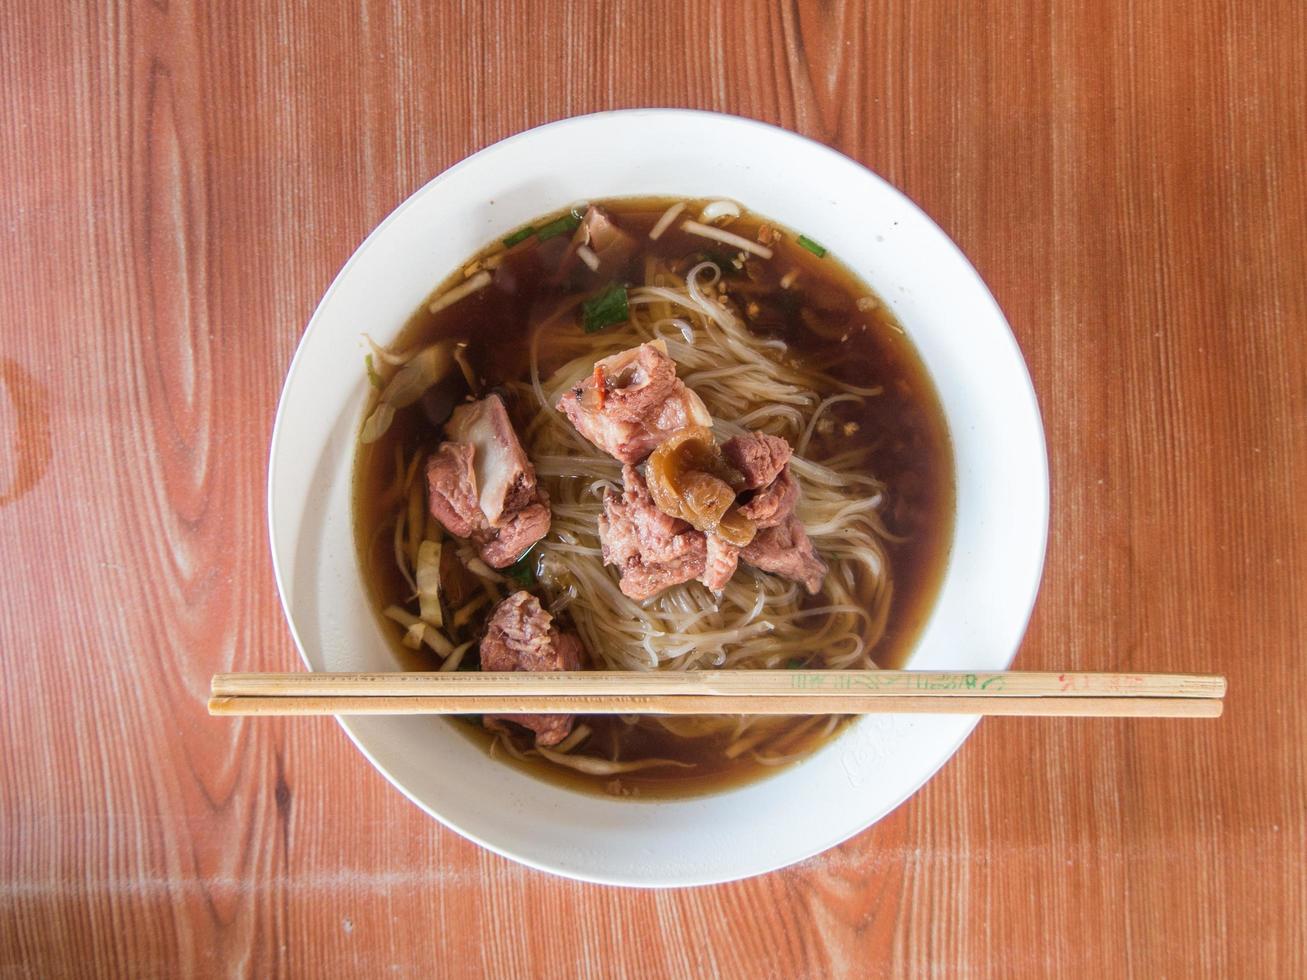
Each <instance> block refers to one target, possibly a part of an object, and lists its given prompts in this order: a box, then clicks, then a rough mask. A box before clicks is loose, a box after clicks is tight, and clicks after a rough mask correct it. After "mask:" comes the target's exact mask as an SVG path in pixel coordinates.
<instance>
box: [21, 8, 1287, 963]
mask: <svg viewBox="0 0 1307 980" xmlns="http://www.w3.org/2000/svg"><path fill="white" fill-rule="evenodd" d="M14 6H15V7H16V8H17V9H13V7H11V8H10V9H9V10H8V12H7V13H6V14H5V15H4V22H5V26H4V29H3V31H0V54H3V57H2V58H0V218H2V219H3V242H4V260H3V262H0V338H2V339H3V345H2V346H0V378H2V379H3V387H4V389H5V391H6V392H7V394H6V395H5V396H4V397H3V398H0V445H4V446H5V447H6V450H5V454H4V456H3V457H0V488H3V489H0V493H3V496H0V542H3V548H4V571H3V583H4V584H3V590H2V592H0V604H2V605H0V649H2V651H3V658H2V659H0V678H2V679H3V710H2V711H0V748H2V749H3V758H4V760H5V762H4V764H3V766H0V976H4V977H11V976H13V977H25V976H32V977H36V976H41V977H47V976H61V975H79V974H84V975H97V976H105V975H110V974H115V973H121V974H131V975H133V976H136V977H149V976H173V975H195V974H201V975H203V974H215V973H227V972H237V973H247V974H251V975H255V976H269V975H273V974H297V975H306V976H344V975H351V974H353V975H360V976H377V975H381V974H383V973H394V974H398V975H402V976H416V977H425V976H429V975H431V974H432V973H437V974H440V973H454V972H456V971H457V972H463V971H465V970H466V971H469V972H473V971H478V970H480V971H484V972H487V973H493V974H497V975H501V976H528V975H547V976H575V975H581V976H605V975H610V974H614V973H620V974H626V975H640V974H657V973H668V972H670V973H675V974H680V975H685V974H688V973H691V972H701V971H702V972H719V973H721V974H723V975H738V976H748V977H783V978H793V977H818V976H827V975H831V974H852V973H858V974H865V973H871V974H882V973H883V974H891V973H895V974H924V973H933V974H935V975H946V976H953V975H964V974H974V975H995V976H998V975H1002V976H1014V975H1034V974H1056V975H1066V976H1085V975H1094V976H1097V975H1131V976H1139V977H1153V976H1160V975H1163V974H1165V975H1169V976H1192V975H1200V974H1206V975H1211V976H1235V975H1239V976H1275V975H1278V976H1286V977H1288V976H1302V975H1304V973H1305V972H1307V952H1305V950H1307V928H1305V926H1304V917H1305V916H1307V870H1305V869H1304V862H1305V860H1307V830H1305V826H1307V823H1305V820H1304V816H1305V814H1307V779H1305V778H1304V775H1305V769H1307V765H1305V763H1304V750H1305V748H1307V724H1304V715H1303V708H1302V704H1303V693H1302V692H1303V687H1302V685H1303V684H1304V682H1305V681H1307V669H1305V668H1304V664H1305V663H1307V652H1305V651H1304V650H1303V643H1302V641H1303V636H1304V626H1307V621H1305V617H1307V602H1305V601H1304V599H1305V598H1307V596H1305V594H1304V593H1305V586H1304V582H1307V519H1305V518H1304V516H1303V515H1304V514H1307V502H1305V501H1304V495H1305V493H1307V491H1305V489H1304V488H1305V487H1307V398H1305V397H1304V387H1305V383H1307V341H1305V339H1304V338H1305V336H1307V335H1305V334H1304V330H1307V262H1305V261H1304V260H1305V259H1307V220H1304V214H1305V212H1307V173H1305V169H1304V168H1305V164H1304V161H1307V137H1305V135H1304V134H1305V133H1307V98H1305V96H1307V86H1305V85H1304V65H1305V64H1307V44H1305V39H1307V16H1305V15H1304V11H1305V10H1307V8H1305V7H1304V5H1302V4H1300V3H1295V2H1292V0H1282V2H1279V3H1275V2H1265V3H1262V2H1257V0H1254V2H1252V3H1249V4H1239V3H1232V2H1226V3H1222V2H1211V3H1205V4H1194V5H1192V6H1186V5H1183V4H1181V5H1177V4H1175V3H1172V2H1163V0H1142V2H1140V0H1137V2H1132V3H1126V2H1122V0H1110V2H1109V0H1103V2H1097V3H1086V4H1078V5H1071V4H1054V5H1027V4H1023V3H1019V2H1018V3H1011V4H995V5H992V6H991V7H990V9H988V10H982V9H980V5H973V4H965V3H963V4H944V3H938V2H929V3H915V2H909V0H880V2H877V3H872V4H869V5H861V4H856V3H800V4H798V5H797V6H795V5H791V4H783V5H776V6H762V5H759V6H756V7H748V8H746V6H745V5H743V4H740V5H731V6H730V7H729V8H727V6H726V5H724V4H723V5H721V6H714V5H706V4H699V5H683V4H681V3H679V2H674V0H672V2H657V3H654V2H627V3H620V4H611V5H608V6H606V7H604V8H600V7H599V5H591V4H582V3H576V2H559V3H553V4H549V3H531V4H523V5H517V6H506V5H505V6H501V5H496V4H491V3H485V4H479V3H466V4H461V5H459V7H460V9H458V10H455V9H452V8H453V7H454V6H455V5H453V4H432V5H429V6H430V7H431V8H432V9H429V10H426V11H418V10H412V11H408V12H401V11H396V10H393V9H391V7H390V6H389V5H388V4H384V3H379V2H375V0H363V2H362V3H358V2H356V3H352V4H328V3H321V4H308V3H295V4H285V5H281V6H277V5H274V4H256V3H249V2H244V3H214V4H203V5H197V6H196V7H194V8H192V7H190V6H188V5H187V4H185V3H182V2H171V3H167V2H157V3H145V2H141V3H136V4H119V5H114V4H108V3H106V4H85V5H81V4H77V5H72V4H67V5H65V4H54V3H51V4H35V3H27V4H17V5H14ZM74 8H76V9H74ZM641 105H684V106H694V107H703V108H711V109H719V110H723V111H728V112H733V113H738V114H741V115H746V116H753V117H756V118H759V119H765V120H768V121H772V122H776V123H779V124H781V125H783V126H787V127H790V128H792V129H795V130H797V131H799V132H801V133H805V134H807V135H809V136H812V137H815V138H816V139H819V140H822V141H825V142H827V143H829V144H830V145H832V146H834V147H836V148H838V149H840V150H842V151H843V152H845V153H848V154H850V155H852V156H853V157H855V158H857V159H859V160H861V161H863V162H864V163H866V164H867V165H868V166H869V167H871V168H873V169H874V170H876V171H877V172H879V173H881V174H883V175H884V176H885V177H886V178H888V179H889V180H890V181H892V182H893V183H895V184H896V185H898V186H899V187H901V188H903V189H904V190H905V191H906V192H907V193H908V194H909V195H911V196H912V197H913V198H914V199H915V200H916V201H918V202H920V204H921V205H922V206H923V207H924V208H925V209H926V210H927V211H928V212H929V213H930V214H931V215H933V216H934V217H935V219H936V220H938V222H939V223H940V224H941V225H942V226H943V228H944V229H945V230H946V231H947V232H948V233H949V234H950V235H952V236H953V237H954V238H955V239H956V240H957V242H958V243H959V244H960V245H961V247H962V248H963V250H964V251H965V252H966V253H967V255H968V256H970V257H971V259H972V261H973V262H974V263H975V264H976V266H977V268H978V269H979V270H980V272H981V273H982V275H983V276H984V277H985V279H986V281H987V282H988V283H989V284H990V286H991V288H992V289H993V291H994V294H995V295H996V296H997V298H998V300H999V302H1000V304H1001V305H1002V306H1003V308H1004V309H1005V311H1006V312H1007V314H1008V317H1009V319H1010V320H1011V322H1012V326H1013V329H1014V330H1015V332H1016V335H1017V338H1018V340H1019V341H1020V343H1021V346H1022V349H1023V350H1024V351H1025V355H1026V358H1027V360H1028V361H1029V364H1030V369H1031V373H1032V375H1033V377H1034V381H1035V386H1036V388H1037V389H1038V392H1039V395H1040V400H1041V403H1042V406H1043V411H1044V417H1045V424H1046V426H1047V432H1048V443H1049V451H1050V455H1051V462H1052V479H1053V520H1052V533H1051V537H1050V541H1049V554H1048V566H1047V572H1046V576H1045V582H1044V588H1043V593H1042V596H1041V599H1040V602H1039V606H1038V609H1037V611H1036V614H1035V617H1034V621H1033V623H1032V626H1031V629H1030V633H1029V636H1028V638H1027V640H1026V643H1025V646H1024V647H1023V649H1022V651H1021V655H1020V658H1019V660H1018V665H1019V666H1021V667H1023V668H1027V669H1052V668H1060V667H1067V668H1082V669H1095V670H1127V669H1128V670H1153V669H1166V670H1179V671H1213V672H1224V673H1225V674H1227V675H1228V676H1229V679H1230V685H1231V693H1230V697H1229V701H1228V708H1227V714H1226V717H1225V718H1224V719H1223V720H1222V721H1220V722H1215V723H1207V722H1193V723H1177V722H1166V721H1109V720H1102V721H1074V722H1071V721H1059V720H1019V719H1011V720H991V721H988V722H986V723H984V724H982V725H981V726H980V728H979V730H978V731H977V732H976V734H975V735H974V736H973V737H972V738H971V740H970V741H969V742H967V744H966V745H965V747H964V748H963V749H962V750H961V751H960V752H959V753H958V755H957V757H956V758H955V759H954V760H953V761H952V762H951V763H950V764H949V765H948V766H947V767H946V768H945V769H944V770H943V772H941V773H940V774H939V775H938V776H937V777H936V778H935V779H934V780H932V781H931V782H930V783H929V784H928V785H927V786H926V787H925V789H924V790H922V792H920V793H919V794H918V795H917V796H915V797H914V798H913V799H912V800H910V801H909V802H908V803H906V804H905V805H904V806H902V807H901V808H899V809H898V810H897V811H896V812H895V813H894V814H893V815H891V816H890V817H888V818H887V819H885V820H883V821H882V822H881V823H879V824H878V825H877V826H875V827H874V828H873V829H871V830H869V831H867V832H866V833H863V834H861V835H860V836H858V837H856V838H855V839H854V840H852V841H850V842H848V843H847V844H845V845H843V846H841V847H838V848H836V849H834V850H832V851H830V852H828V853H826V854H823V855H821V856H820V857H817V858H814V859H812V860H810V861H808V862H806V863H805V864H803V865H800V866H797V867H794V868H791V869H789V870H787V871H784V872H781V873H777V874H772V875H768V876H766V877H762V878H759V879H756V880H752V881H747V882H742V883H737V884H732V885H727V886H722V887H715V888H705V889H698V890H688V891H670V892H663V893H654V892H634V891H623V890H618V889H612V888H600V887H595V886H590V885H583V884H577V883H573V882H569V881H564V880H561V879H557V878H552V877H548V876H545V875H542V874H538V873H536V872H533V871H529V870H526V869H525V868H522V867H519V866H517V865H515V864H513V863H511V862H509V861H506V860H504V859H502V858H499V857H496V856H495V855H493V854H490V853H487V852H485V851H483V850H481V849H480V848H478V847H476V846H475V845H472V844H470V843H468V842H466V841H464V840H463V839H461V838H460V837H457V836H456V835H454V834H453V833H450V832H447V831H445V830H443V829H442V828H441V827H439V826H438V825H437V824H436V823H435V822H434V821H432V820H430V819H429V818H427V817H426V816H424V815H423V814H422V813H421V812H420V811H419V810H418V809H417V808H416V807H414V806H413V805H412V804H410V803H408V802H407V801H406V800H404V799H403V798H402V797H401V796H400V795H399V794H398V793H397V792H395V791H394V790H393V789H392V788H390V786H389V785H387V784H386V783H385V782H384V781H383V780H382V779H381V777H380V776H379V775H377V774H376V773H375V772H374V771H373V770H372V769H371V768H369V766H368V765H367V763H366V762H365V761H364V760H363V758H362V757H361V756H360V755H359V754H358V753H357V752H356V751H355V750H354V748H353V747H352V746H351V745H350V743H349V742H348V740H347V739H346V738H345V736H344V735H343V733H342V732H341V730H340V729H339V728H338V727H337V726H336V725H335V724H334V723H333V722H331V721H330V720H325V719H322V720H286V721H283V720H254V721H249V722H236V721H230V720H219V719H211V718H208V717H206V715H205V714H204V711H203V710H202V699H203V696H204V693H205V691H206V688H207V684H208V679H209V676H210V674H211V673H213V672H214V671H221V670H260V669H265V670H266V669H276V670H284V669H293V668H295V667H296V666H297V663H298V662H297V659H296V657H295V654H294V651H293V649H292V646H291V642H290V637H289V635H288V632H287V629H286V626H285V624H284V622H283V620H282V615H281V611H280V608H279V606H278V603H277V598H276V594H275V591H274V587H273V582H272V575H271V566H270V562H269V558H268V548H267V537H266V531H265V525H264V504H263V501H264V478H265V466H266V464H265V459H266V448H267V444H268V436H269V430H270V427H271V424H272V416H273V410H274V406H275V403H276V398H277V394H278V391H279V388H280V385H281V379H282V376H283V373H284V372H285V370H286V366H287V364H288V362H289V360H290V357H291V354H292V351H293V350H294V348H295V343H296V340H297V339H298V336H299V333H300V331H301V330H302V328H303V325H304V324H305V322H306V320H307V319H308V316H309V314H310V312H311V311H312V310H313V307H314V305H315V304H316V302H317V300H318V297H319V296H320V295H321V294H322V292H323V290H324V289H325V287H326V285H327V284H328V283H329V282H330V280H331V278H332V277H333V276H334V275H335V273H336V271H337V269H339V267H340V266H341V264H342V263H343V262H344V261H345V259H346V258H347V257H348V256H349V254H350V252H351V251H352V250H353V249H354V247H355V246H356V245H357V244H358V242H359V241H360V240H361V239H362V238H363V237H364V236H365V235H366V234H367V232H368V231H369V230H370V229H371V228H372V227H373V226H374V225H376V224H377V223H378V222H379V221H380V220H381V219H382V218H383V217H384V216H385V215H386V214H387V212H389V211H390V210H391V208H393V207H394V206H395V205H396V204H397V203H399V202H400V201H401V200H403V199H404V198H405V197H406V196H407V195H408V194H409V193H410V192H412V191H413V190H414V189H416V188H417V187H418V186H420V185H421V184H422V183H423V182H424V181H426V180H427V179H428V178H430V177H431V176H432V175H434V174H436V173H438V172H439V171H441V170H442V169H444V168H445V167H448V166H449V165H450V164H452V163H454V162H455V161H457V160H459V159H460V158H461V157H463V156H464V155H466V154H468V153H470V152H472V151H473V150H476V149H477V148H479V147H482V146H484V145H486V144H488V143H490V142H492V141H494V140H497V139H499V138H501V137H503V136H507V135H509V134H511V133H514V132H517V131H519V130H522V129H525V128H527V127H529V126H533V125H536V124H538V123H542V122H545V121H548V120H551V119H557V118H559V117H562V116H567V115H572V114H576V113H584V112H591V111H594V110H598V109H606V108H612V107H624V106H641ZM594 151H595V152H602V148H601V147H597V148H595V149H594ZM10 447H12V448H10Z"/></svg>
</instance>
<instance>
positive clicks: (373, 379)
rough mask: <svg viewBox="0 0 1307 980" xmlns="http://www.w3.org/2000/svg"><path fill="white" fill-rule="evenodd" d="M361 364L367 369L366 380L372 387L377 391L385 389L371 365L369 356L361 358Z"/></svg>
mask: <svg viewBox="0 0 1307 980" xmlns="http://www.w3.org/2000/svg"><path fill="white" fill-rule="evenodd" d="M363 363H364V364H366V365H367V367H368V380H369V381H371V382H372V387H374V388H378V389H380V388H384V387H386V385H385V382H383V381H382V380H381V375H379V374H377V369H376V368H375V367H374V366H373V364H372V355H371V354H368V355H367V356H365V357H364V358H363Z"/></svg>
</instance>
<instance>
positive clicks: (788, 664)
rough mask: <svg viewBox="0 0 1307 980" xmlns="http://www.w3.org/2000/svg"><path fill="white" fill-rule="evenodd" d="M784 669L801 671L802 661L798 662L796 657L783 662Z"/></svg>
mask: <svg viewBox="0 0 1307 980" xmlns="http://www.w3.org/2000/svg"><path fill="white" fill-rule="evenodd" d="M785 669H786V670H802V669H803V661H802V660H800V659H799V658H798V657H791V658H790V659H789V660H787V661H785Z"/></svg>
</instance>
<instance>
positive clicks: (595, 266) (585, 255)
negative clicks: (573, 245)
mask: <svg viewBox="0 0 1307 980" xmlns="http://www.w3.org/2000/svg"><path fill="white" fill-rule="evenodd" d="M576 254H577V257H578V258H580V260H581V261H582V262H584V263H585V264H586V265H587V266H589V267H590V271H591V272H598V271H599V256H597V255H595V253H594V249H592V248H591V247H590V246H589V245H578V246H577V249H576Z"/></svg>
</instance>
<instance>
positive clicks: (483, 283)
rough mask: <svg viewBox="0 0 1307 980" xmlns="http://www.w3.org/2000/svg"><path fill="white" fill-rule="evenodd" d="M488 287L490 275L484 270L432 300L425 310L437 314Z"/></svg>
mask: <svg viewBox="0 0 1307 980" xmlns="http://www.w3.org/2000/svg"><path fill="white" fill-rule="evenodd" d="M489 285H490V273H489V272H486V271H485V270H484V269H483V270H482V271H481V272H478V273H477V274H476V275H475V276H473V277H472V278H471V279H465V280H464V281H463V282H461V283H459V284H458V285H457V286H455V287H454V288H453V289H448V290H446V291H445V292H443V293H441V294H440V295H439V296H437V297H436V298H435V299H433V300H432V301H431V302H430V303H429V304H428V305H427V309H428V310H429V311H430V312H432V313H439V312H440V311H441V310H443V309H444V308H445V307H447V306H453V305H454V304H455V303H457V302H458V301H459V300H460V299H462V298H463V297H465V296H471V295H472V294H473V293H475V292H477V291H478V290H481V289H485V288H486V287H487V286H489Z"/></svg>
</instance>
